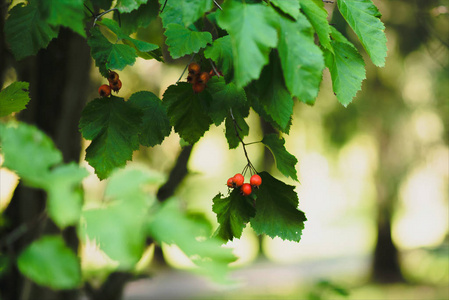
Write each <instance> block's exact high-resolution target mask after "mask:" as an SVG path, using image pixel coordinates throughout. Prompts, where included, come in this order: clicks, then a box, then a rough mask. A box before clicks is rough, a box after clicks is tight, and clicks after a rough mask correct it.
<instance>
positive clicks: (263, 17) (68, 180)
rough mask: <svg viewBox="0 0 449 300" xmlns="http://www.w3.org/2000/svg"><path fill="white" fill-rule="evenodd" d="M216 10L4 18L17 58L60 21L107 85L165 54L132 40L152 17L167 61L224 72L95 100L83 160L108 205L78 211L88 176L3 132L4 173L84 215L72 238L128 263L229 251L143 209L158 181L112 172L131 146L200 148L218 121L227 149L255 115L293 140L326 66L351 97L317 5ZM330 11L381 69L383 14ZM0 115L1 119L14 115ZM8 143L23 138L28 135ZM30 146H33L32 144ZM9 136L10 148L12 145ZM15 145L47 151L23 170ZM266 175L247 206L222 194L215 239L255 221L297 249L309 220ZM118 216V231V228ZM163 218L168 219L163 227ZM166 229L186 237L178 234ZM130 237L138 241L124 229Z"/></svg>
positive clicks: (362, 5) (80, 11)
mask: <svg viewBox="0 0 449 300" xmlns="http://www.w3.org/2000/svg"><path fill="white" fill-rule="evenodd" d="M222 2H223V3H222V4H221V5H222V6H221V7H220V6H219V5H218V4H216V5H214V1H212V0H189V1H187V0H181V1H174V0H159V2H158V1H157V0H118V1H112V0H76V1H46V0H36V1H29V2H27V3H20V4H18V5H16V6H15V7H13V8H12V9H11V10H10V11H9V17H8V19H7V20H6V24H5V35H6V39H7V42H8V44H9V45H10V48H11V50H12V52H13V53H14V55H15V57H16V58H17V59H22V58H24V57H26V56H29V55H33V54H36V53H37V51H38V50H39V49H41V48H45V47H46V46H47V45H48V43H49V42H50V41H51V40H52V39H53V38H55V37H57V35H58V30H59V28H60V27H61V26H64V27H69V28H70V29H72V30H73V31H75V32H77V33H78V34H80V35H81V36H83V37H86V38H87V43H88V44H89V45H90V47H91V54H92V57H93V59H94V60H95V63H96V66H97V67H98V68H99V72H100V73H101V74H102V75H103V76H105V77H106V76H107V73H108V70H122V69H123V68H125V67H126V66H130V65H133V64H134V62H135V61H136V58H137V57H141V58H144V59H153V58H154V59H157V60H160V61H163V57H162V52H161V50H160V47H161V45H155V44H151V43H148V42H145V41H141V40H137V39H135V38H132V37H130V34H131V33H133V32H136V30H137V29H138V28H139V27H146V26H148V25H149V24H150V22H151V21H152V20H154V19H156V18H160V19H161V22H162V26H163V29H164V35H165V37H166V40H165V44H166V46H167V50H168V52H169V54H170V55H171V57H172V58H174V59H177V58H181V57H183V56H186V55H192V56H194V57H195V58H196V60H197V61H199V62H200V63H201V64H202V69H208V68H212V67H216V69H218V70H220V71H221V72H222V73H223V75H224V76H223V77H214V78H212V79H210V80H209V82H208V83H207V87H206V89H205V90H204V91H203V92H201V93H194V92H193V91H192V88H191V85H190V84H188V83H186V82H177V83H175V84H173V85H171V86H169V87H168V88H167V90H166V91H165V92H164V94H163V98H162V99H159V98H158V97H157V96H156V95H154V94H153V93H151V92H148V91H142V92H137V93H135V94H133V95H132V96H131V97H130V98H129V99H128V100H125V99H123V98H120V97H116V96H111V97H108V98H98V99H95V100H93V101H92V102H90V103H89V104H88V105H87V106H86V108H85V109H84V111H83V113H82V117H81V120H80V123H79V127H80V130H81V132H82V134H83V136H84V138H86V139H88V140H91V141H92V142H91V144H90V146H89V147H88V148H87V151H86V160H87V161H88V162H89V164H90V165H91V166H92V167H94V169H95V172H96V174H97V175H98V177H99V178H100V179H105V178H108V177H110V180H111V181H112V182H114V184H115V185H113V184H111V185H110V188H109V189H108V192H107V193H106V197H107V198H108V199H109V200H110V201H109V200H108V202H107V205H106V207H103V208H99V209H95V210H90V211H85V212H83V213H81V195H80V194H79V193H76V194H75V191H78V189H77V187H78V186H79V182H80V180H81V179H82V178H83V177H84V176H85V175H86V173H85V171H84V170H83V169H80V168H79V167H77V166H76V165H74V164H68V165H61V157H60V153H59V152H58V151H57V150H55V149H54V148H53V145H52V144H51V141H49V140H48V139H47V138H46V137H45V136H44V135H43V134H42V133H39V131H37V130H36V129H34V128H33V127H28V126H25V125H23V124H21V125H15V126H5V125H2V127H1V130H2V143H3V145H7V144H8V145H11V146H6V148H5V146H4V149H3V150H2V151H3V153H4V155H5V164H6V166H7V167H9V168H11V169H12V170H15V171H16V172H17V173H18V174H19V175H20V176H21V177H22V178H23V179H24V181H27V182H29V183H30V184H31V185H33V186H36V187H39V188H43V189H45V190H47V191H48V193H49V196H50V199H49V207H50V208H49V215H50V217H51V218H52V219H54V220H55V222H56V223H57V224H58V225H59V226H61V227H64V226H67V225H69V224H72V225H73V224H75V223H76V224H78V222H79V219H80V217H81V218H82V219H84V220H85V224H87V226H86V227H85V228H84V227H82V226H80V232H83V233H86V234H87V235H88V236H89V237H93V238H96V239H97V240H98V241H99V242H100V246H101V247H102V249H103V250H104V251H106V252H107V253H108V254H109V255H110V256H111V257H112V258H113V259H116V260H118V261H120V263H121V265H122V266H124V268H129V267H130V266H131V265H133V264H134V263H135V262H136V259H137V257H139V254H141V252H142V250H143V247H144V239H145V238H146V236H147V235H149V236H151V237H152V238H154V239H156V240H159V241H164V242H169V243H170V242H176V244H177V245H178V246H180V247H181V248H183V249H184V251H185V252H186V253H187V254H189V255H200V256H201V255H203V256H207V255H209V254H210V255H217V256H218V257H222V255H223V253H222V252H220V251H222V250H220V251H218V250H212V248H213V247H215V246H217V245H218V244H219V243H218V242H217V241H216V240H215V239H214V238H211V239H208V240H207V242H204V243H203V244H201V246H199V244H197V242H198V241H197V240H196V241H197V242H195V241H194V240H195V238H194V237H192V234H193V233H195V232H199V231H200V230H197V229H198V228H194V227H195V226H196V225H195V226H194V225H191V224H192V223H189V221H188V220H187V219H186V218H185V217H182V215H181V214H180V213H179V212H177V211H176V210H173V208H172V206H171V205H170V204H167V205H166V206H164V207H162V208H159V209H158V210H157V211H158V212H157V213H149V211H152V210H151V209H149V208H150V207H153V206H154V201H152V200H151V199H150V200H149V199H148V198H147V197H145V196H144V194H142V191H141V189H140V187H141V185H142V184H144V183H147V182H152V180H151V178H148V177H147V176H146V175H145V174H143V173H127V172H125V173H119V174H118V175H112V176H111V174H115V173H114V170H115V169H117V168H119V167H123V166H124V165H125V164H126V162H127V161H128V160H131V158H132V153H133V151H134V150H137V149H138V147H139V145H144V146H148V147H151V146H154V145H157V144H160V143H162V141H163V140H164V138H165V137H166V136H168V135H169V134H170V132H171V128H174V131H175V132H177V133H178V134H179V136H180V137H181V138H182V139H183V140H184V141H186V142H187V143H189V144H195V143H196V142H197V141H198V140H199V139H200V138H201V137H202V136H203V135H204V133H205V132H207V131H208V130H209V128H210V126H211V125H212V124H214V125H216V126H219V125H220V124H222V123H223V122H224V126H225V128H226V133H225V137H226V139H227V141H228V144H229V148H231V149H232V148H236V147H238V146H239V144H240V142H241V141H242V138H243V137H244V136H246V135H248V133H249V126H248V124H247V123H246V122H245V118H246V117H247V116H248V115H249V111H250V109H251V108H252V109H253V110H254V111H255V112H257V113H258V114H259V115H260V117H262V118H263V119H265V120H266V121H267V122H269V123H271V124H272V125H273V127H274V128H276V129H278V130H279V131H280V132H281V133H285V134H288V133H289V131H290V126H291V124H292V114H293V106H294V104H295V101H296V100H299V101H300V102H303V103H306V104H313V103H314V102H315V99H316V97H317V95H318V91H319V87H320V84H321V80H322V74H323V71H324V69H325V68H326V67H327V68H328V69H329V71H330V74H331V77H332V86H333V90H334V92H335V94H336V97H337V99H338V101H339V102H340V103H341V104H342V105H344V106H346V105H348V104H349V103H350V102H351V101H352V99H353V98H354V96H355V95H356V93H357V91H358V90H359V89H360V88H361V83H362V81H363V80H364V78H365V63H364V60H363V58H362V56H361V55H360V53H359V52H358V50H357V48H356V47H355V46H354V45H353V44H352V43H351V42H350V41H349V40H348V39H347V38H346V37H344V36H343V35H342V34H341V33H340V32H339V31H337V30H336V29H335V28H334V27H333V26H332V25H330V24H329V22H328V20H327V17H328V14H327V11H326V9H325V7H324V4H323V1H321V0H269V1H268V0H266V1H262V0H248V1H239V0H226V1H222ZM336 2H337V6H338V9H339V10H340V12H341V14H342V15H343V17H344V18H345V19H346V21H347V23H348V24H349V26H350V27H351V28H352V29H353V30H354V32H355V34H356V35H357V37H358V38H359V40H360V42H361V45H362V46H363V48H364V49H365V50H366V52H367V54H368V56H369V57H370V58H371V60H372V62H373V63H374V64H375V65H376V66H383V65H384V61H385V56H386V45H385V44H386V37H385V34H384V26H383V24H382V22H381V21H380V16H381V15H380V13H379V11H378V9H377V8H376V7H375V6H374V4H373V3H372V2H371V0H359V1H349V0H337V1H336ZM113 5H114V7H112V6H113ZM161 7H164V9H163V11H160V8H161ZM111 8H113V9H114V10H117V11H118V12H120V20H121V24H119V22H117V21H115V20H114V19H106V18H103V19H102V20H100V18H97V16H96V15H94V13H93V12H96V11H98V10H99V9H103V10H108V9H111ZM86 14H91V16H92V18H94V19H95V22H93V23H94V26H92V27H91V29H90V30H89V34H86V32H85V31H84V28H85V27H86ZM117 20H118V18H117ZM315 36H316V37H317V39H315ZM9 110H12V111H17V109H15V108H10V109H9ZM2 113H5V114H6V113H8V109H6V110H5V112H3V111H2ZM237 128H238V130H237ZM236 132H237V134H236ZM13 136H23V140H21V139H20V138H19V139H18V138H17V137H15V138H13ZM35 139H38V140H39V141H41V142H40V143H37V144H36V143H34V144H33V145H28V144H30V143H31V144H32V140H33V141H34V140H35ZM7 140H11V142H8V143H6V142H5V141H7ZM12 140H16V141H17V142H13V141H12ZM262 143H263V144H264V145H265V146H267V147H268V148H269V149H270V150H271V151H272V153H273V155H274V157H275V160H276V166H277V168H278V169H279V171H280V172H281V173H282V174H284V175H285V176H286V177H290V178H292V179H294V180H297V174H296V169H295V165H296V163H297V159H296V158H295V157H294V156H293V155H291V154H290V153H288V152H287V150H286V149H285V146H284V139H283V138H280V137H279V136H277V135H268V136H265V137H264V138H263V139H262ZM8 147H11V148H8ZM39 147H42V149H41V148H39ZM19 148H22V149H23V150H24V151H29V152H32V154H33V155H30V156H29V157H33V156H35V154H36V153H37V152H36V151H41V152H38V153H39V155H42V157H43V160H42V162H41V163H39V164H38V166H37V167H36V166H33V168H31V169H32V170H35V171H34V173H33V172H31V173H30V171H29V169H30V168H29V166H27V165H26V162H27V161H26V160H24V161H19V160H18V159H17V153H19V152H17V153H15V151H18V150H19ZM8 149H9V150H8ZM35 152H36V153H35ZM37 174H39V176H37ZM42 174H46V175H45V176H42ZM115 176H118V177H115ZM260 176H261V177H262V180H263V184H262V185H261V187H260V189H259V190H257V191H256V192H255V193H254V197H253V198H245V197H243V196H241V195H240V194H239V193H238V191H237V190H234V191H233V192H231V193H230V194H229V195H228V196H223V195H222V194H218V195H217V196H215V198H214V199H213V201H214V205H213V211H214V212H216V214H217V219H218V222H219V224H220V226H219V228H218V230H217V232H216V234H217V235H218V236H219V237H221V238H223V239H225V240H228V239H233V238H234V237H237V238H238V237H240V236H241V233H242V230H243V228H244V227H245V226H246V224H247V223H248V222H250V223H251V226H252V227H253V228H254V230H255V231H256V232H257V233H260V234H262V233H264V234H267V235H269V236H271V237H275V236H279V237H281V238H283V239H288V240H292V241H299V240H300V238H301V232H302V229H303V227H304V221H305V216H304V213H303V212H301V211H300V210H298V209H297V206H298V197H297V194H296V193H295V192H294V187H293V186H290V185H287V184H285V183H283V182H281V181H279V180H277V179H275V178H273V177H272V176H271V175H270V174H268V173H266V172H262V173H260ZM116 178H119V179H120V180H121V181H119V180H118V179H116ZM55 182H56V183H55ZM120 182H127V183H129V186H128V187H127V186H126V185H123V184H121V183H120ZM50 183H51V184H50ZM118 187H120V188H123V190H120V189H119V188H118ZM78 192H79V191H78ZM61 196H64V198H67V197H71V198H72V200H70V201H69V202H70V203H69V204H68V202H67V201H65V202H64V204H61V203H60V200H57V198H58V199H59V198H62V197H61ZM52 199H55V200H52ZM125 199H127V200H126V201H125ZM125 203H126V204H125ZM51 206H53V207H55V209H57V211H58V214H67V215H69V217H67V216H64V218H61V216H57V215H55V214H56V213H55V214H53V213H52V209H51ZM61 206H64V207H61ZM68 208H70V211H69V209H68ZM142 208H146V209H142ZM55 211H56V210H55ZM61 211H62V213H61ZM165 217H166V219H165ZM62 219H63V220H64V221H63V220H62ZM117 219H120V222H116V220H117ZM67 220H69V221H67ZM167 220H170V221H169V222H170V224H166V225H167V226H165V225H164V224H165V223H164V222H168V221H167ZM171 222H176V224H177V225H179V226H176V225H175V224H173V223H171ZM177 222H179V224H178V223H177ZM119 223H120V226H119V225H118V224H119ZM192 226H193V227H192ZM106 228H107V229H108V230H106ZM111 228H115V230H111ZM136 228H140V229H138V230H136ZM170 228H176V230H179V229H180V228H182V230H181V231H176V232H175V231H171V230H173V229H170ZM131 229H132V230H131ZM184 229H185V232H184ZM112 231H114V232H115V236H114V237H111V236H108V233H107V232H112ZM131 231H132V232H133V234H132V235H129V234H126V233H129V232H131ZM192 232H193V233H192ZM187 237H189V238H190V237H192V239H190V240H188V242H187V240H184V239H187ZM56 239H57V238H56V237H51V238H48V239H44V240H43V241H41V243H40V244H38V245H37V246H36V247H35V248H31V250H33V249H35V250H34V251H36V252H38V253H39V251H42V247H44V249H45V247H48V245H52V247H53V246H54V247H60V246H61V243H60V241H56ZM118 241H120V242H118ZM36 249H37V250H36ZM217 249H219V248H217ZM31 250H29V251H31ZM209 250H210V251H209ZM215 251H218V252H215ZM64 253H65V252H64ZM224 256H226V255H224ZM29 257H31V258H32V257H33V256H32V255H29V256H28V259H29ZM209 258H211V257H209ZM212 258H214V257H212ZM207 261H208V260H205V261H204V263H206V262H207ZM212 261H216V260H212ZM223 261H228V260H226V259H225V260H223ZM19 265H20V264H19ZM28 265H29V262H28ZM22 271H24V270H22ZM24 272H25V273H26V271H24ZM28 275H29V276H30V277H32V276H33V275H32V274H30V273H28ZM48 284H50V283H48Z"/></svg>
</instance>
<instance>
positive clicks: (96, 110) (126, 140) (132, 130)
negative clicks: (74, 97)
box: [79, 96, 142, 179]
mask: <svg viewBox="0 0 449 300" xmlns="http://www.w3.org/2000/svg"><path fill="white" fill-rule="evenodd" d="M141 118H142V112H141V111H140V110H139V109H137V108H135V107H134V106H132V105H131V104H129V103H127V102H125V101H124V100H123V99H122V98H118V97H115V96H111V97H109V98H101V99H95V100H94V101H92V102H90V103H89V104H88V105H87V106H86V107H85V108H84V110H83V112H82V115H81V120H80V125H79V127H80V129H81V132H82V133H83V136H84V138H85V139H88V140H92V142H91V144H90V145H89V147H87V149H86V160H87V161H88V162H89V164H90V165H91V166H92V167H94V169H95V173H96V174H97V175H98V178H100V179H105V178H106V177H108V176H109V174H110V173H111V171H112V170H114V169H115V168H117V167H123V166H124V165H125V164H126V161H127V160H131V158H132V154H133V151H134V150H137V149H138V148H139V143H138V134H139V133H140V123H141Z"/></svg>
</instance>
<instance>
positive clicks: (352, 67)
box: [324, 27, 366, 107]
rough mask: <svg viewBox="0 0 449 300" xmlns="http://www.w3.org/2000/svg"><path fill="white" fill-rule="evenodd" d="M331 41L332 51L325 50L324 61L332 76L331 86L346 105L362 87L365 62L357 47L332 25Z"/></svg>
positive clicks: (339, 99)
mask: <svg viewBox="0 0 449 300" xmlns="http://www.w3.org/2000/svg"><path fill="white" fill-rule="evenodd" d="M331 30H332V33H331V35H332V37H333V40H332V42H331V44H332V47H333V49H334V52H333V53H332V52H330V51H327V50H325V51H324V54H325V62H326V66H327V67H328V68H329V71H330V73H331V77H332V87H333V90H334V93H335V94H336V95H337V99H338V101H339V102H340V103H341V104H343V106H345V107H346V106H347V105H348V104H349V103H351V101H352V99H353V98H354V97H355V95H356V94H357V92H358V91H359V90H360V89H361V87H362V81H363V80H364V79H365V78H366V77H365V63H364V61H363V58H362V56H361V55H360V54H359V52H358V51H357V49H356V48H355V47H354V45H352V44H351V43H350V42H349V41H348V40H347V39H346V38H345V37H344V36H343V35H342V34H341V33H339V32H338V31H337V30H336V29H334V28H333V27H332V28H331Z"/></svg>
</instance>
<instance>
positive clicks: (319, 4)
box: [300, 0, 332, 51]
mask: <svg viewBox="0 0 449 300" xmlns="http://www.w3.org/2000/svg"><path fill="white" fill-rule="evenodd" d="M300 2H301V10H302V11H303V12H304V14H305V15H306V17H307V19H308V20H309V22H310V23H311V24H312V26H313V28H314V29H315V32H316V34H317V35H318V38H319V40H320V43H321V46H322V47H323V48H325V49H327V50H329V51H332V46H331V44H330V41H331V40H330V35H329V34H330V25H329V22H328V21H327V11H326V9H325V8H324V5H323V1H321V0H300Z"/></svg>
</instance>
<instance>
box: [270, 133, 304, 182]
mask: <svg viewBox="0 0 449 300" xmlns="http://www.w3.org/2000/svg"><path fill="white" fill-rule="evenodd" d="M262 143H263V144H264V145H265V146H267V148H268V149H270V151H271V153H272V154H273V156H274V160H275V162H276V167H277V168H278V170H279V171H280V172H281V173H282V174H284V175H285V176H286V177H291V178H292V179H294V180H296V181H298V177H297V175H296V169H295V165H296V163H297V162H298V160H297V159H296V157H295V156H294V155H291V154H290V153H288V152H287V149H285V146H284V144H285V140H284V139H283V138H279V137H278V136H277V134H268V135H266V136H264V138H263V140H262Z"/></svg>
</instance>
